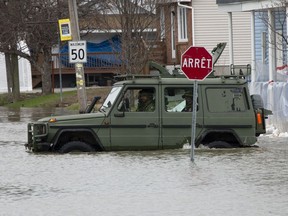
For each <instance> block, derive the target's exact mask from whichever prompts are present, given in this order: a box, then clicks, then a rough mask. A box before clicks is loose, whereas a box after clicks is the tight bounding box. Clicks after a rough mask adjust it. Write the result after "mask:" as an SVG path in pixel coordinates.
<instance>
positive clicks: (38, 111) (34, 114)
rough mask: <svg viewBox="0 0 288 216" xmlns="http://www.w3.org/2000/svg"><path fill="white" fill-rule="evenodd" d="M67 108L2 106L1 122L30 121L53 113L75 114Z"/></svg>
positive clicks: (0, 110)
mask: <svg viewBox="0 0 288 216" xmlns="http://www.w3.org/2000/svg"><path fill="white" fill-rule="evenodd" d="M76 112H77V111H69V110H66V109H65V108H7V107H0V122H7V121H8V122H29V121H37V120H38V119H39V118H42V117H46V116H51V115H65V114H74V113H76Z"/></svg>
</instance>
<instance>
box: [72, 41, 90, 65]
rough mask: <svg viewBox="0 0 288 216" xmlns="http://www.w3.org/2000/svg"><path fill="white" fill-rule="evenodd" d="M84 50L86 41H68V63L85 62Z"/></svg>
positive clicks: (85, 54)
mask: <svg viewBox="0 0 288 216" xmlns="http://www.w3.org/2000/svg"><path fill="white" fill-rule="evenodd" d="M86 50H87V48H86V41H69V63H86V62H87V51H86Z"/></svg>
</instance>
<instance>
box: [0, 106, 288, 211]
mask: <svg viewBox="0 0 288 216" xmlns="http://www.w3.org/2000/svg"><path fill="white" fill-rule="evenodd" d="M5 112H6V111H5ZM37 112H38V113H37ZM0 113H1V122H0V128H1V134H2V136H1V137H0V153H1V156H0V173H1V178H0V210H1V211H0V215H9V216H10V215H12V216H14V215H15V216H18V215H35V216H36V215H37V216H38V215H47V216H48V215H49V216H50V215H54V216H55V215H59V216H60V215H81V216H82V215H105V216H106V215H107V216H115V215H121V216H122V215H124V216H126V215H127V216H128V215H129V216H130V215H131V216H134V215H141V216H148V215H149V216H151V215H152V216H159V215H160V216H161V215H165V216H175V215H177V216H178V215H181V216H182V215H196V216H198V215H201V216H202V215H204V216H206V215H209V216H210V215H213V216H215V215H221V216H222V215H233V216H234V215H236V216H240V215H241V216H243V215H245V216H247V215H248V216H250V215H251V216H252V215H253V216H255V215H257V216H259V215H260V216H264V215H265V216H266V215H271V216H272V215H273V216H274V215H279V216H282V215H283V216H286V215H287V214H288V206H287V203H288V166H287V165H288V164H287V161H288V147H287V146H288V145H287V144H288V142H287V141H288V138H285V137H284V138H279V137H278V138H269V137H268V136H265V137H264V136H263V137H260V140H259V146H260V147H259V148H244V149H228V150H209V149H197V150H196V151H195V163H191V161H190V149H187V148H186V149H180V150H165V151H142V152H101V153H94V154H66V155H58V154H33V153H28V152H26V151H25V149H24V146H23V145H24V143H25V141H26V139H27V137H26V136H27V135H26V124H27V122H28V121H31V120H33V119H35V117H36V116H37V117H43V116H46V114H47V113H45V115H44V113H43V112H42V111H36V110H33V114H32V113H29V111H27V110H26V111H25V112H23V111H22V110H21V112H20V113H21V114H20V121H10V120H8V118H7V116H6V117H5V118H4V120H3V121H2V117H3V116H5V115H4V114H3V113H2V112H0ZM6 113H7V112H6ZM36 113H37V114H36ZM40 113H41V114H40ZM42 114H43V116H42ZM34 115H35V116H34Z"/></svg>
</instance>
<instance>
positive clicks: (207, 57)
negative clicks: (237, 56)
mask: <svg viewBox="0 0 288 216" xmlns="http://www.w3.org/2000/svg"><path fill="white" fill-rule="evenodd" d="M181 69H182V71H183V73H184V74H185V75H186V77H187V78H188V79H191V80H204V79H205V78H206V77H207V76H208V75H209V74H210V73H211V72H212V70H213V60H212V55H211V54H210V53H209V52H208V51H207V50H206V49H205V48H204V47H193V46H191V47H189V48H188V49H187V50H186V51H185V52H184V53H183V54H182V56H181Z"/></svg>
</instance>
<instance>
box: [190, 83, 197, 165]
mask: <svg viewBox="0 0 288 216" xmlns="http://www.w3.org/2000/svg"><path fill="white" fill-rule="evenodd" d="M197 97H198V81H197V80H194V85H193V107H192V124H191V161H192V162H194V155H195V135H196V119H197Z"/></svg>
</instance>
